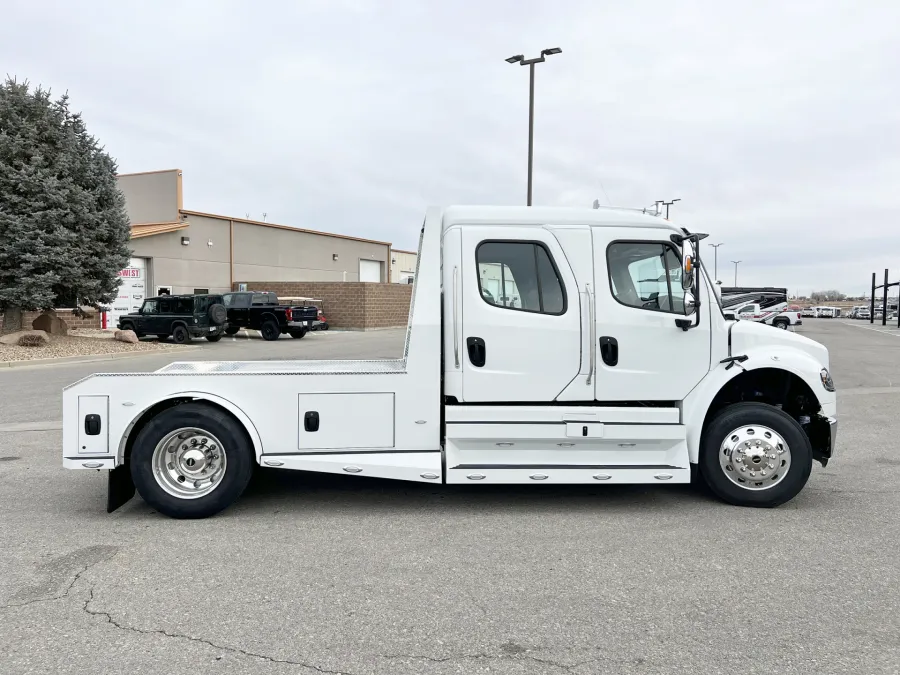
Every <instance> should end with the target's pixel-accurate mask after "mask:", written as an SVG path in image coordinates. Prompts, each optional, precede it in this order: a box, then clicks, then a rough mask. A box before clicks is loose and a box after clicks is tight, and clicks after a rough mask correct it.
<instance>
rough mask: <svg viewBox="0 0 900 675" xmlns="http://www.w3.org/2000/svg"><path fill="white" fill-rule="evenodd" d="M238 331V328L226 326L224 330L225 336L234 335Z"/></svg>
mask: <svg viewBox="0 0 900 675" xmlns="http://www.w3.org/2000/svg"><path fill="white" fill-rule="evenodd" d="M240 329H241V327H240V326H228V327H227V328H225V335H235V334H236V333H237V332H238V331H239V330H240Z"/></svg>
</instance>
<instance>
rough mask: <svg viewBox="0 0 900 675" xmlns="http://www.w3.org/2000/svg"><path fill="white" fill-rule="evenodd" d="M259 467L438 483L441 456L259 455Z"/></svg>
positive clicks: (397, 453) (369, 454)
mask: <svg viewBox="0 0 900 675" xmlns="http://www.w3.org/2000/svg"><path fill="white" fill-rule="evenodd" d="M259 463H260V465H261V466H263V467H272V468H277V469H294V470H298V471H318V472H321V473H339V474H342V475H347V476H369V477H370V478H393V479H395V480H411V481H419V482H424V483H440V482H441V452H440V451H439V450H438V451H433V452H390V451H388V452H385V451H383V450H381V451H372V452H358V451H357V452H345V453H320V454H315V453H302V454H293V455H263V456H262V457H261V458H260V461H259Z"/></svg>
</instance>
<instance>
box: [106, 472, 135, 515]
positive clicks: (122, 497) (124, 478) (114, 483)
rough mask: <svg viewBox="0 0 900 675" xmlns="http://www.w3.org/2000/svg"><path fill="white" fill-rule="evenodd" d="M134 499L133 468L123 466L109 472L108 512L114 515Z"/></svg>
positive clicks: (107, 488)
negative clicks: (118, 509) (114, 512)
mask: <svg viewBox="0 0 900 675" xmlns="http://www.w3.org/2000/svg"><path fill="white" fill-rule="evenodd" d="M132 497H134V483H133V482H132V480H131V467H129V466H128V464H122V465H121V466H117V467H116V468H115V469H113V470H112V471H110V472H109V477H108V478H107V483H106V512H107V513H112V512H113V511H115V510H116V509H117V508H119V507H120V506H122V505H124V504H125V503H127V502H128V500H129V499H131V498H132Z"/></svg>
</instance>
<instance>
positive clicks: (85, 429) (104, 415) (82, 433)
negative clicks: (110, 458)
mask: <svg viewBox="0 0 900 675" xmlns="http://www.w3.org/2000/svg"><path fill="white" fill-rule="evenodd" d="M78 454H79V455H106V454H109V397H108V396H79V397H78Z"/></svg>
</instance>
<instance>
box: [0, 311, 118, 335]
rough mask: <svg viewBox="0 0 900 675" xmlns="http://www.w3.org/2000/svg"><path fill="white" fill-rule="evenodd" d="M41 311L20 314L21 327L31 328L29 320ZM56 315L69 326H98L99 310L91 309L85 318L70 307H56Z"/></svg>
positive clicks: (0, 321) (1, 318) (0, 325)
mask: <svg viewBox="0 0 900 675" xmlns="http://www.w3.org/2000/svg"><path fill="white" fill-rule="evenodd" d="M41 314H42V312H25V313H24V314H23V316H22V328H24V329H26V330H28V329H30V328H31V322H32V321H34V320H35V319H36V318H38V317H39V316H40V315H41ZM56 316H58V317H59V318H60V319H62V320H63V321H65V322H66V325H67V326H68V327H69V328H100V312H97V311H93V312H91V316H89V317H87V318H84V319H82V318H79V317H77V316H75V315H74V314H73V313H72V310H71V309H58V310H56ZM2 328H3V315H2V314H0V330H2Z"/></svg>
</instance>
